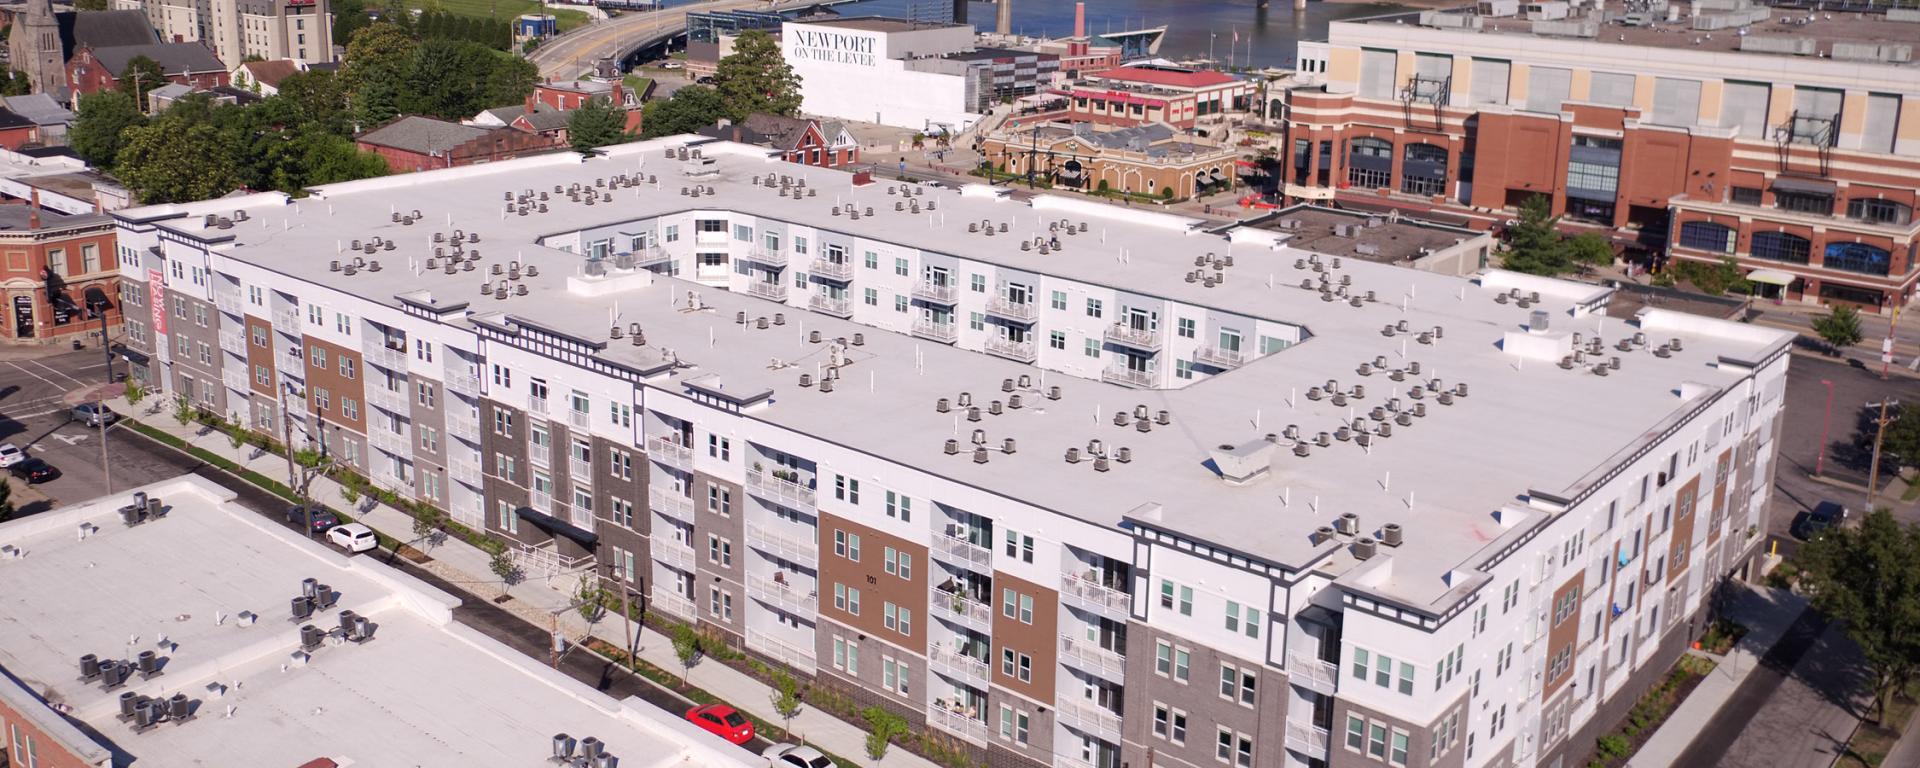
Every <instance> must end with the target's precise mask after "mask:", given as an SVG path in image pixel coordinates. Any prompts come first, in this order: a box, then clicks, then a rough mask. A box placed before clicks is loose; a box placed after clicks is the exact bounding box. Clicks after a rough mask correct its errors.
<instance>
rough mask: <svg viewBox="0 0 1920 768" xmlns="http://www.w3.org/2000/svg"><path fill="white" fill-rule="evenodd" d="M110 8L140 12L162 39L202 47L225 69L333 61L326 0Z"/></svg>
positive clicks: (145, 0)
mask: <svg viewBox="0 0 1920 768" xmlns="http://www.w3.org/2000/svg"><path fill="white" fill-rule="evenodd" d="M113 8H114V9H115V10H128V11H141V12H144V13H145V14H146V15H147V19H148V20H149V21H150V22H151V23H152V24H153V27H154V28H155V29H157V30H159V31H160V36H161V38H162V39H164V40H167V41H169V42H200V43H204V44H205V45H206V46H207V48H209V49H210V50H212V51H213V52H214V55H216V56H218V57H219V58H220V60H221V61H224V62H226V63H227V66H229V67H234V66H239V64H240V62H242V61H245V60H246V59H248V58H249V57H258V58H261V59H267V60H274V59H293V60H295V61H298V62H301V63H303V64H326V63H330V62H332V61H333V60H334V55H333V46H334V44H335V42H336V41H335V40H334V39H333V10H332V9H333V7H332V5H330V4H329V3H328V2H327V0H114V2H113ZM338 42H339V44H340V45H343V46H344V45H346V41H344V40H343V41H338Z"/></svg>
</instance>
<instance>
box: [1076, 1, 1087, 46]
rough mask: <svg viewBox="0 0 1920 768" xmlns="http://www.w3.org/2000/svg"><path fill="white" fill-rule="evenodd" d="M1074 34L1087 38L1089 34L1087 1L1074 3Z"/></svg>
mask: <svg viewBox="0 0 1920 768" xmlns="http://www.w3.org/2000/svg"><path fill="white" fill-rule="evenodd" d="M1073 36H1074V37H1078V38H1085V37H1086V36H1087V4H1086V3H1074V4H1073Z"/></svg>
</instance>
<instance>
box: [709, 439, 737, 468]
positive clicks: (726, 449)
mask: <svg viewBox="0 0 1920 768" xmlns="http://www.w3.org/2000/svg"><path fill="white" fill-rule="evenodd" d="M707 455H708V456H712V457H714V458H716V459H719V460H721V461H732V460H733V441H732V440H731V439H729V438H725V437H721V436H719V435H716V434H713V433H708V434H707Z"/></svg>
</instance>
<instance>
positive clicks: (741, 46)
mask: <svg viewBox="0 0 1920 768" xmlns="http://www.w3.org/2000/svg"><path fill="white" fill-rule="evenodd" d="M713 81H714V88H715V89H717V90H718V91H719V92H720V95H721V96H723V97H725V101H726V104H727V106H728V112H727V114H728V116H730V117H732V118H733V119H735V120H739V119H742V118H745V117H746V116H747V115H750V114H753V113H755V112H767V113H770V114H775V115H785V116H787V117H792V116H794V115H796V114H799V113H800V76H799V75H796V74H794V72H793V67H791V66H788V65H787V60H786V57H785V56H783V55H781V53H780V44H779V43H778V42H775V41H774V39H773V37H772V36H771V35H768V34H767V33H765V32H762V31H760V30H757V29H755V30H749V31H747V32H743V33H741V34H740V36H739V37H737V38H735V39H734V41H733V53H731V54H728V55H727V56H725V57H723V58H721V59H720V64H719V66H718V68H717V70H716V71H715V72H714V75H713ZM711 122H712V121H709V122H708V124H711Z"/></svg>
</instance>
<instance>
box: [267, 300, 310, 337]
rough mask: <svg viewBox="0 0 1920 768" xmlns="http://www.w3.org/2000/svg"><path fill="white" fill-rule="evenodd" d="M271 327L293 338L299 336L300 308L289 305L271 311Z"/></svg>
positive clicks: (300, 332)
mask: <svg viewBox="0 0 1920 768" xmlns="http://www.w3.org/2000/svg"><path fill="white" fill-rule="evenodd" d="M273 329H274V330H276V331H279V332H281V333H284V334H286V335H288V336H292V337H293V338H296V339H297V338H300V336H301V335H302V333H303V331H301V330H300V310H299V309H297V308H292V307H289V308H287V309H276V310H274V311H273Z"/></svg>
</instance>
